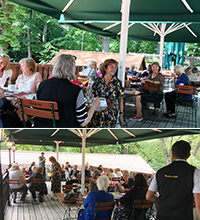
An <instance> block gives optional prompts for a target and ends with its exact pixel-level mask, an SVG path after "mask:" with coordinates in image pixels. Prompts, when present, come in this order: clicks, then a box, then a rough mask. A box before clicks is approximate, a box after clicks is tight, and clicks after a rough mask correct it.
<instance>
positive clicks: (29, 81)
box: [15, 72, 42, 94]
mask: <svg viewBox="0 0 200 220" xmlns="http://www.w3.org/2000/svg"><path fill="white" fill-rule="evenodd" d="M40 82H42V76H41V74H40V73H39V72H36V73H34V74H33V75H30V76H28V77H27V76H25V75H24V74H21V75H19V76H18V77H17V80H16V82H15V89H18V90H19V91H22V92H28V93H32V94H33V93H36V91H37V88H38V85H39V83H40Z"/></svg>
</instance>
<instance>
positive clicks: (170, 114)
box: [164, 65, 192, 118]
mask: <svg viewBox="0 0 200 220" xmlns="http://www.w3.org/2000/svg"><path fill="white" fill-rule="evenodd" d="M174 72H175V74H176V76H175V85H180V84H183V85H188V81H189V78H188V76H187V75H186V74H185V73H184V69H183V67H182V66H181V65H176V66H175V67H174ZM177 76H178V77H177ZM176 77H177V78H176ZM181 97H183V98H192V95H187V94H181ZM175 101H176V92H175V91H172V92H167V93H165V103H166V108H167V112H165V113H164V116H166V117H167V118H175V117H176V115H175Z"/></svg>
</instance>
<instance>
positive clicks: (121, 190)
mask: <svg viewBox="0 0 200 220" xmlns="http://www.w3.org/2000/svg"><path fill="white" fill-rule="evenodd" d="M123 183H124V181H120V182H119V183H118V187H119V190H120V192H121V193H124V192H125V189H124V187H123V186H122V184H123Z"/></svg>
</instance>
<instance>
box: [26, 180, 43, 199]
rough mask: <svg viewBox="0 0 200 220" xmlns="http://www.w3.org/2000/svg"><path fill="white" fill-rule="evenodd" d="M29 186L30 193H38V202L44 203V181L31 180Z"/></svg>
mask: <svg viewBox="0 0 200 220" xmlns="http://www.w3.org/2000/svg"><path fill="white" fill-rule="evenodd" d="M31 183H32V184H31V186H32V190H33V191H32V190H30V189H29V190H30V191H32V193H34V192H40V193H39V201H40V202H43V201H44V198H43V196H44V194H45V191H46V193H47V189H46V185H45V180H44V179H43V178H31Z"/></svg>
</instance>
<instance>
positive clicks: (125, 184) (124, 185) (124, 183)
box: [118, 170, 135, 193]
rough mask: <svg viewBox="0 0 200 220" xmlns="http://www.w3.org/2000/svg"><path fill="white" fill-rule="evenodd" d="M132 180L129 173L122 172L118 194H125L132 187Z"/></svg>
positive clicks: (126, 171)
mask: <svg viewBox="0 0 200 220" xmlns="http://www.w3.org/2000/svg"><path fill="white" fill-rule="evenodd" d="M134 182H135V181H134V179H133V178H130V172H129V171H128V170H124V172H123V179H122V180H121V181H120V182H119V183H118V187H119V190H120V192H123V193H124V192H127V191H129V189H131V188H132V187H133V186H134Z"/></svg>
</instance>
